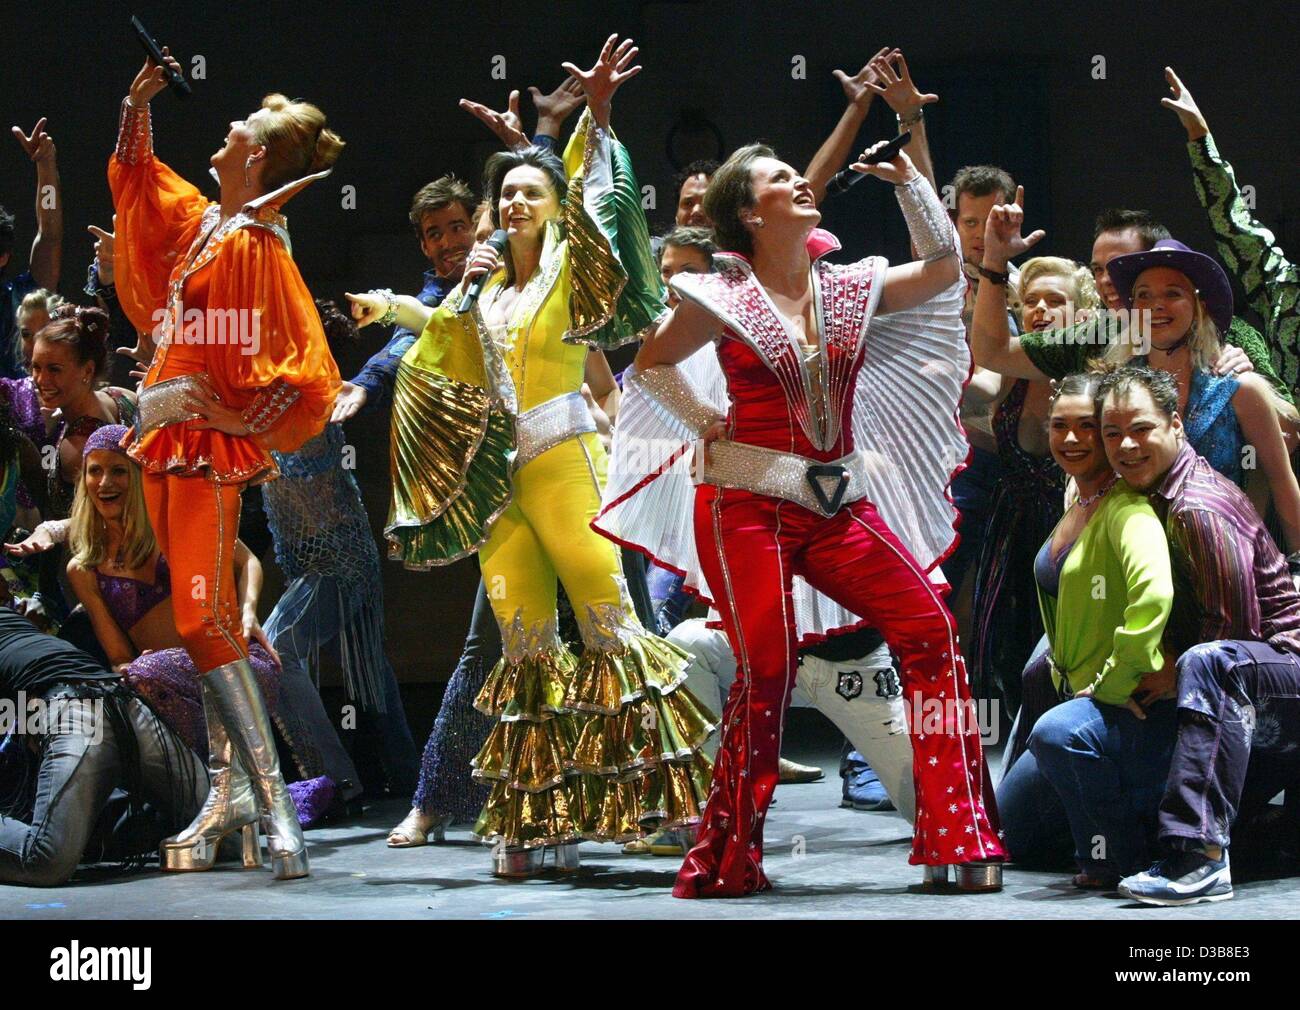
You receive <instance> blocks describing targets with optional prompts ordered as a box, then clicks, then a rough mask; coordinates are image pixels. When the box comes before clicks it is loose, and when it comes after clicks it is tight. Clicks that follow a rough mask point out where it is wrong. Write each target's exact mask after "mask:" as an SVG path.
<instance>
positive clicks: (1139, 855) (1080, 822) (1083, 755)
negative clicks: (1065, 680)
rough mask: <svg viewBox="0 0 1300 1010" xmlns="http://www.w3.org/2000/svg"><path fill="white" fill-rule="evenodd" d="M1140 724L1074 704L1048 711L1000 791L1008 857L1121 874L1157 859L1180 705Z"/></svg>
mask: <svg viewBox="0 0 1300 1010" xmlns="http://www.w3.org/2000/svg"><path fill="white" fill-rule="evenodd" d="M1146 716H1147V717H1146V719H1138V717H1137V716H1135V715H1134V714H1133V713H1132V712H1130V711H1129V710H1128V709H1127V708H1124V707H1121V706H1118V705H1105V704H1102V703H1100V702H1096V701H1093V700H1092V699H1091V698H1074V699H1072V700H1070V701H1065V702H1062V703H1061V704H1059V705H1057V706H1056V707H1054V708H1052V709H1050V710H1049V711H1047V712H1046V713H1044V714H1043V715H1042V716H1041V717H1040V718H1039V720H1038V722H1037V724H1036V725H1035V726H1034V729H1033V732H1032V733H1031V734H1030V735H1029V747H1028V750H1027V751H1026V752H1025V753H1024V754H1022V755H1021V756H1020V758H1019V760H1017V761H1016V763H1015V764H1014V765H1013V766H1012V767H1011V769H1010V770H1009V771H1008V772H1007V774H1006V777H1005V778H1004V779H1003V780H1002V784H1001V786H999V788H998V810H999V812H1000V813H1001V815H1002V829H1003V832H1004V835H1005V838H1004V840H1005V842H1006V846H1007V851H1008V853H1009V855H1010V856H1011V858H1012V859H1013V860H1015V861H1016V862H1017V863H1024V864H1027V865H1032V864H1035V863H1037V864H1043V863H1046V862H1049V861H1056V860H1058V859H1060V858H1061V857H1062V856H1064V855H1065V853H1066V852H1068V851H1069V849H1070V848H1073V850H1074V858H1075V860H1076V861H1077V862H1078V864H1079V867H1080V869H1082V870H1084V871H1085V872H1088V873H1094V874H1099V875H1110V874H1119V875H1121V876H1123V875H1127V874H1129V873H1133V872H1136V871H1137V870H1140V869H1142V868H1144V866H1146V865H1147V864H1148V862H1149V846H1148V838H1149V837H1150V835H1151V833H1152V829H1153V827H1154V824H1155V818H1156V812H1157V810H1158V809H1159V806H1160V798H1161V796H1162V795H1163V794H1164V788H1165V779H1166V777H1167V776H1168V774H1169V762H1170V759H1171V757H1172V755H1173V750H1174V743H1175V741H1176V739H1177V731H1178V722H1177V706H1176V705H1175V704H1174V703H1173V702H1172V701H1160V702H1156V703H1155V704H1154V705H1152V706H1151V707H1150V708H1149V709H1147V712H1146Z"/></svg>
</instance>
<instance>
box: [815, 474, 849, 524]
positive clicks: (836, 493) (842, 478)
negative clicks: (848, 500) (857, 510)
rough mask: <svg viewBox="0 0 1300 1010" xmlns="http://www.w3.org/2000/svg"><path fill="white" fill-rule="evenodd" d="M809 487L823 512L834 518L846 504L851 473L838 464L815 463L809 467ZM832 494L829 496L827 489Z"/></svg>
mask: <svg viewBox="0 0 1300 1010" xmlns="http://www.w3.org/2000/svg"><path fill="white" fill-rule="evenodd" d="M806 476H807V478H808V485H809V486H810V487H811V488H812V492H813V495H814V496H815V497H816V499H817V504H819V505H820V506H821V508H822V511H823V512H824V513H825V514H826V515H828V516H833V515H834V514H835V513H836V512H838V511H839V510H840V505H842V504H843V502H844V493H845V492H846V491H848V489H849V471H848V468H847V467H843V466H840V465H839V464H838V463H814V464H812V465H811V466H809V467H808V473H807V475H806ZM828 487H829V488H831V489H832V492H831V494H830V495H827V493H826V489H827V488H828Z"/></svg>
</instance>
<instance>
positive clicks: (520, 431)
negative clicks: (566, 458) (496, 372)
mask: <svg viewBox="0 0 1300 1010" xmlns="http://www.w3.org/2000/svg"><path fill="white" fill-rule="evenodd" d="M595 430H596V420H595V418H593V417H592V416H591V411H590V410H588V409H587V401H586V400H584V399H583V398H582V394H581V393H565V394H564V395H563V396H557V397H555V399H553V400H547V401H546V402H545V403H539V404H538V405H537V406H536V407H530V408H529V409H528V410H525V411H524V412H523V413H522V414H520V415H519V419H518V420H517V421H516V422H515V436H516V439H517V444H518V452H516V454H515V471H516V472H518V471H519V470H521V469H523V467H524V465H525V464H527V463H530V462H532V461H533V460H535V459H536V458H537V457H538V456H540V455H541V454H542V453H544V452H545V451H546V450H547V449H552V448H554V447H555V446H557V445H559V444H560V443H561V442H564V441H567V440H568V439H571V438H573V437H574V436H575V435H582V434H585V433H586V432H589V431H595Z"/></svg>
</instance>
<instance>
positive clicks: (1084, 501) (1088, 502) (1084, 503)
mask: <svg viewBox="0 0 1300 1010" xmlns="http://www.w3.org/2000/svg"><path fill="white" fill-rule="evenodd" d="M1117 480H1119V474H1115V473H1112V474H1111V475H1110V479H1109V480H1108V481H1106V483H1105V484H1103V485H1102V486H1101V487H1100V488H1098V489H1097V493H1096V494H1093V495H1089V496H1088V497H1087V498H1080V497H1079V492H1078V491H1077V490H1076V491H1075V492H1074V504H1075V505H1077V506H1078V507H1079V508H1085V509H1086V508H1092V506H1094V505H1096V504H1097V502H1099V501H1101V500H1102V498H1104V497H1105V496H1106V492H1107V491H1109V490H1110V489H1111V488H1113V487H1114V486H1115V481H1117Z"/></svg>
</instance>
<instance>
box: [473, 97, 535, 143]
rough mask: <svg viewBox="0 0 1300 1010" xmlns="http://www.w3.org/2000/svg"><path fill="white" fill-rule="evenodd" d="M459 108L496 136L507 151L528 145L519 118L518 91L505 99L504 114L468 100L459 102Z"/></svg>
mask: <svg viewBox="0 0 1300 1010" xmlns="http://www.w3.org/2000/svg"><path fill="white" fill-rule="evenodd" d="M460 107H461V108H462V109H464V110H465V111H466V112H468V113H469V114H470V115H471V116H473V117H474V118H475V119H477V120H478V121H479V122H480V123H482V124H483V125H484V126H486V127H487V128H488V129H489V130H491V131H492V132H493V133H494V134H496V136H497V139H498V140H500V141H501V143H503V144H504V145H505V146H506V147H507V148H508V149H510V150H514V149H515V148H516V147H522V146H524V145H526V144H527V143H528V137H527V136H525V135H524V130H523V121H522V120H521V119H520V118H519V92H518V91H512V92H510V97H509V98H508V99H506V110H505V112H497V111H496V110H495V109H489V108H488V107H487V106H486V105H483V104H481V103H479V102H471V101H470V100H469V99H468V98H462V99H461V100H460Z"/></svg>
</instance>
